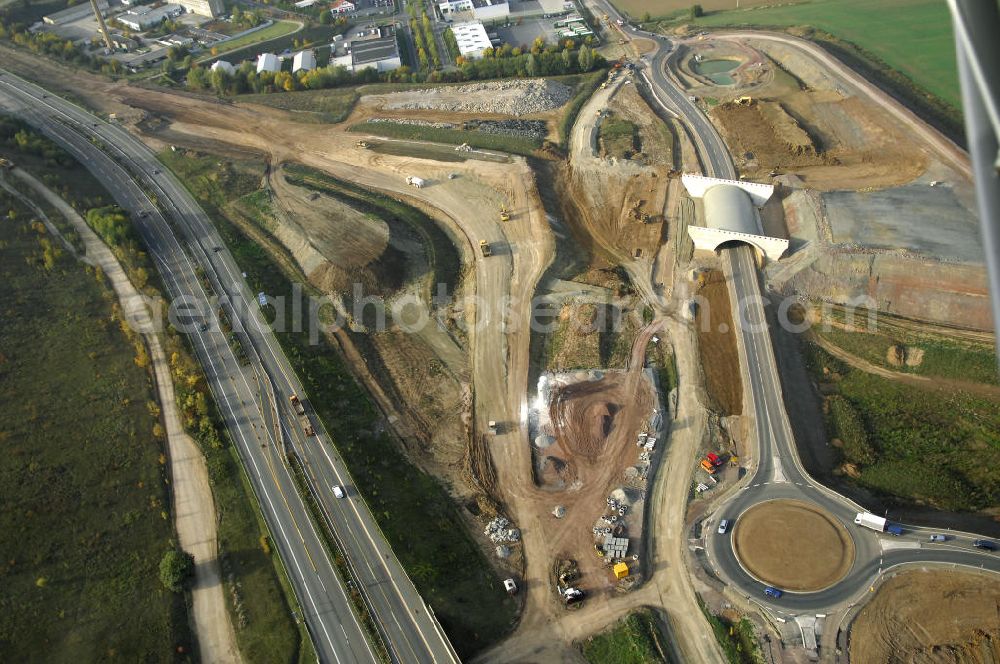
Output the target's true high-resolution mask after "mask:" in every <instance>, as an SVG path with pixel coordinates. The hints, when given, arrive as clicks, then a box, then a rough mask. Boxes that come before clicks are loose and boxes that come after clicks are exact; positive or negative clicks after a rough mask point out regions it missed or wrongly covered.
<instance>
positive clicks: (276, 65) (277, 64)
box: [257, 53, 281, 74]
mask: <svg viewBox="0 0 1000 664" xmlns="http://www.w3.org/2000/svg"><path fill="white" fill-rule="evenodd" d="M265 71H269V72H279V71H281V59H280V58H279V57H278V56H276V55H275V54H274V53H261V54H260V55H258V56H257V73H258V74H260V73H262V72H265Z"/></svg>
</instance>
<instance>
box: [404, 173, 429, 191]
mask: <svg viewBox="0 0 1000 664" xmlns="http://www.w3.org/2000/svg"><path fill="white" fill-rule="evenodd" d="M406 184H408V185H410V186H411V187H416V188H417V189H420V188H421V187H423V186H424V185H425V184H427V182H426V181H425V180H424V179H423V178H418V177H417V176H415V175H407V176H406Z"/></svg>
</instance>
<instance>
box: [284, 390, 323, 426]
mask: <svg viewBox="0 0 1000 664" xmlns="http://www.w3.org/2000/svg"><path fill="white" fill-rule="evenodd" d="M288 402H289V403H290V404H292V409H293V410H295V413H296V414H297V415H298V416H299V421H300V422H301V423H302V430H303V431H305V432H306V435H307V436H315V435H316V431H315V430H314V429H313V426H312V422H310V421H309V416H308V415H306V408H305V406H303V405H302V401H301V400H300V399H299V395H297V394H293V395H292V396H290V397H288Z"/></svg>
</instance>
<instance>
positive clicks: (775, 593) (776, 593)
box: [764, 586, 785, 599]
mask: <svg viewBox="0 0 1000 664" xmlns="http://www.w3.org/2000/svg"><path fill="white" fill-rule="evenodd" d="M764 594H765V595H767V596H768V597H773V598H774V599H781V596H782V595H784V594H785V593H783V592H781V591H780V590H778V589H777V588H775V587H773V586H764Z"/></svg>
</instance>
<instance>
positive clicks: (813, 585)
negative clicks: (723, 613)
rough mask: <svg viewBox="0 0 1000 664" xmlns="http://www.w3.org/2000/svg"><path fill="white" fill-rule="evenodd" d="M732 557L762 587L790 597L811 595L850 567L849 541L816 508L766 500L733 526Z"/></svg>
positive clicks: (852, 551)
mask: <svg viewBox="0 0 1000 664" xmlns="http://www.w3.org/2000/svg"><path fill="white" fill-rule="evenodd" d="M732 546H733V552H734V553H735V555H736V559H737V561H738V562H739V564H740V566H741V567H743V569H744V570H745V571H746V573H747V574H749V575H750V576H751V577H753V578H755V579H757V580H758V581H760V582H761V583H765V584H767V585H771V586H775V587H777V588H781V589H783V590H786V591H789V592H803V593H807V592H816V591H820V590H824V589H826V588H829V587H831V586H833V585H834V584H835V583H837V582H838V581H840V580H841V579H843V578H844V577H845V576H846V575H847V573H848V572H849V571H850V570H851V567H852V566H853V565H854V558H855V549H854V540H853V539H852V537H851V534H850V532H848V530H847V528H845V527H844V525H843V524H842V523H841V522H840V521H838V520H837V519H836V518H835V517H834V516H833V515H832V514H830V513H829V512H827V511H826V510H824V509H822V508H821V507H819V506H817V505H814V504H809V503H806V502H802V501H799V500H768V501H765V502H761V503H757V504H756V505H753V506H752V507H750V508H749V509H747V510H746V511H745V512H743V513H742V514H741V515H740V517H739V518H738V519H737V520H736V526H735V528H734V530H733V535H732Z"/></svg>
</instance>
